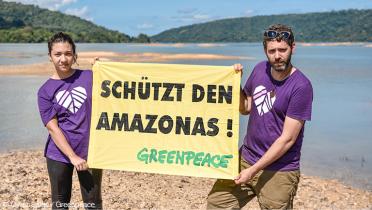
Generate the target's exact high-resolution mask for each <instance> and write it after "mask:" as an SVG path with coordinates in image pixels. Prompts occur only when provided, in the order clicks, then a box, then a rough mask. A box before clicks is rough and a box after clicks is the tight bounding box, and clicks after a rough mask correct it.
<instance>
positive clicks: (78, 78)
mask: <svg viewBox="0 0 372 210" xmlns="http://www.w3.org/2000/svg"><path fill="white" fill-rule="evenodd" d="M92 80H93V74H92V71H88V70H87V71H82V70H76V71H75V73H74V74H73V75H72V76H70V77H68V78H66V79H62V80H55V79H48V80H47V81H46V82H45V83H44V84H43V85H42V86H41V88H40V89H39V91H38V105H39V111H40V116H41V119H42V121H43V123H44V125H46V124H47V123H48V122H49V121H50V120H51V119H52V118H53V117H55V116H56V117H57V120H58V126H59V127H60V129H61V130H62V132H63V134H64V135H65V137H66V139H67V141H68V143H69V144H70V146H71V148H72V149H73V150H74V152H75V153H76V155H78V156H79V157H81V158H83V159H86V158H87V155H88V143H89V127H90V116H91V107H92V100H91V98H92ZM44 155H45V157H48V158H50V159H52V160H56V161H60V162H65V163H70V160H69V159H68V157H67V156H66V155H64V154H63V153H62V151H61V150H59V149H58V147H57V146H56V144H55V143H54V141H53V140H52V138H51V136H50V135H49V136H48V140H47V143H46V146H45V152H44Z"/></svg>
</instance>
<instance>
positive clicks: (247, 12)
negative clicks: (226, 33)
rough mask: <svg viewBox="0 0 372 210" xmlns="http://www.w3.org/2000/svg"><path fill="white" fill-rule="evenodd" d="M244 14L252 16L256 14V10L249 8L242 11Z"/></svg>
mask: <svg viewBox="0 0 372 210" xmlns="http://www.w3.org/2000/svg"><path fill="white" fill-rule="evenodd" d="M241 15H242V16H245V17H251V16H253V15H254V10H251V9H248V10H245V11H243V12H242V13H241Z"/></svg>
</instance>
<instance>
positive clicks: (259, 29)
mask: <svg viewBox="0 0 372 210" xmlns="http://www.w3.org/2000/svg"><path fill="white" fill-rule="evenodd" d="M275 23H283V24H287V25H289V26H291V27H292V28H293V30H294V33H295V37H296V41H301V42H348V41H352V42H356V41H358V42H371V41H372V10H371V9H369V10H342V11H332V12H323V13H306V14H287V15H270V16H254V17H244V18H232V19H222V20H216V21H212V22H207V23H202V24H194V25H190V26H184V27H180V28H175V29H170V30H167V31H164V32H162V33H160V34H157V35H155V36H152V37H151V41H155V42H260V41H261V40H262V34H263V31H264V30H265V28H267V27H268V26H269V25H271V24H275Z"/></svg>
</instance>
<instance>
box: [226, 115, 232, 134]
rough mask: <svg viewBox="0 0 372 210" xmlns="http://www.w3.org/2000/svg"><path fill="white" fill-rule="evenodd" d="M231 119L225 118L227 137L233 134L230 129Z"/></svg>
mask: <svg viewBox="0 0 372 210" xmlns="http://www.w3.org/2000/svg"><path fill="white" fill-rule="evenodd" d="M232 122H233V121H232V119H228V120H227V130H228V132H227V136H228V137H232V136H233V132H231V130H232Z"/></svg>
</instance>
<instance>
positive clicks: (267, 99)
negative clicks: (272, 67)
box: [253, 85, 276, 116]
mask: <svg viewBox="0 0 372 210" xmlns="http://www.w3.org/2000/svg"><path fill="white" fill-rule="evenodd" d="M275 99H276V96H275V91H270V92H268V91H267V90H266V88H265V87H264V86H262V85H259V86H257V87H256V88H255V89H254V92H253V100H254V104H255V105H256V107H257V111H258V114H259V115H260V116H262V115H263V114H265V113H267V112H269V111H270V110H271V109H272V108H273V105H274V102H275Z"/></svg>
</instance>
